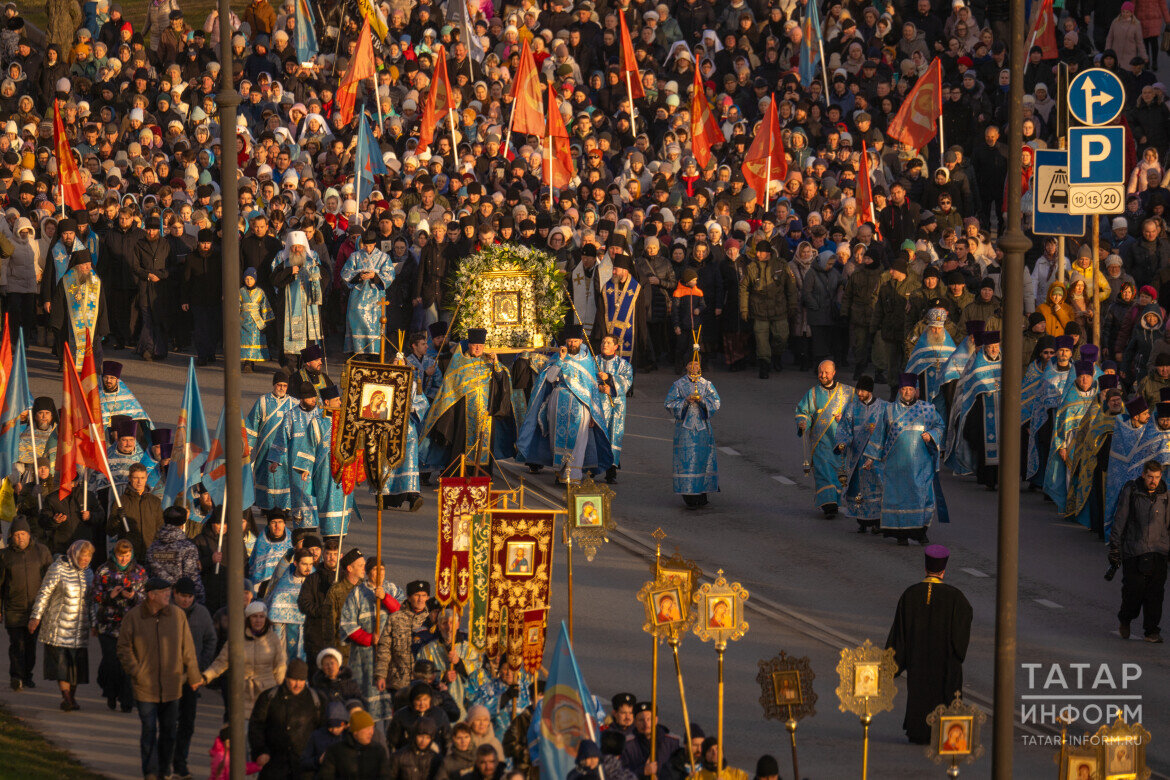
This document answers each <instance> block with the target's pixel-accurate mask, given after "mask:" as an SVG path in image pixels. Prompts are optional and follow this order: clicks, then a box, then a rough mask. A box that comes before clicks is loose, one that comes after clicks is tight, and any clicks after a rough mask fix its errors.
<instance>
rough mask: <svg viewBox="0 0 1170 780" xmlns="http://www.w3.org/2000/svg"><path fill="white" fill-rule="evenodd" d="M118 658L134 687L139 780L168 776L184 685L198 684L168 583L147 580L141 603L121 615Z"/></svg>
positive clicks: (190, 642) (183, 621)
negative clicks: (139, 725)
mask: <svg viewBox="0 0 1170 780" xmlns="http://www.w3.org/2000/svg"><path fill="white" fill-rule="evenodd" d="M118 660H119V661H120V662H121V664H122V668H123V669H125V670H126V674H127V675H129V676H130V679H131V681H132V682H133V685H134V700H135V701H136V702H137V703H138V719H139V720H140V721H142V735H141V737H140V740H139V750H140V754H141V759H142V774H143V776H144V777H149V776H156V777H169V776H170V773H171V763H172V761H173V758H174V752H175V742H176V737H177V731H178V721H179V700H180V699H181V698H182V696H183V691H184V685H186V686H189V687H190V689H191V690H192V691H195V690H198V689H199V686H201V685H203V677H202V675H200V673H199V657H198V655H197V654H196V650H195V641H194V639H192V637H191V629H190V628H189V627H188V625H187V616H186V615H185V614H184V613H183V610H181V609H179V608H178V607H176V606H174V605H172V604H171V583H169V582H167V581H166V580H162V579H159V578H158V577H151V578H150V579H149V580H147V582H146V600H145V601H143V602H142V603H141V604H139V605H138V606H136V607H134V608H133V609H131V610H130V611H129V612H127V613H126V617H124V618H122V626H121V628H120V630H119V632H118Z"/></svg>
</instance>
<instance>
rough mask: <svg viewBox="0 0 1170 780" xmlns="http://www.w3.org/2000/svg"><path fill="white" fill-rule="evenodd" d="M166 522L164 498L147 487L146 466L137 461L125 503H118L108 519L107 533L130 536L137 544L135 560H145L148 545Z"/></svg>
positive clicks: (122, 536)
mask: <svg viewBox="0 0 1170 780" xmlns="http://www.w3.org/2000/svg"><path fill="white" fill-rule="evenodd" d="M162 525H163V511H162V501H161V500H159V497H158V496H156V495H155V494H153V493H150V492H147V490H146V467H145V466H143V465H142V464H141V463H135V464H134V465H133V466H131V467H130V472H129V474H128V475H127V484H126V489H125V490H124V491H123V492H122V506H121V507H120V508H119V507H115V508H114V511H112V512H111V513H110V519H109V520H108V521H107V522H106V533H107V534H109V535H111V536H116V537H117V538H119V539H129V540H130V543H131V544H133V545H134V558H135V560H139V561H145V560H146V548H147V547H149V546H150V543H151V542H153V541H154V537H155V535H156V534H157V533H158V530H159V529H160V528H162Z"/></svg>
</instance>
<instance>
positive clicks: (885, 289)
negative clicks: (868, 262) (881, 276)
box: [869, 256, 919, 382]
mask: <svg viewBox="0 0 1170 780" xmlns="http://www.w3.org/2000/svg"><path fill="white" fill-rule="evenodd" d="M908 268H909V264H908V263H907V261H906V258H905V256H902V257H899V258H897V259H896V260H894V262H893V263H891V264H890V277H889V279H887V280H886V281H885V282H883V283H882V286H881V287H880V288H879V289H878V298H877V306H876V307H875V308H874V316H873V322H872V324H871V325H870V328H869V329H870V332H872V333H873V334H875V335H878V334H880V335H881V339H882V347H883V348H884V350H885V355H886V371H887V372H888V374H887V376H889V377H890V379H891V380H892V381H894V382H897V380H898V377H900V376H901V375H902V366H903V364H904V362H905V360H906V355H905V354H904V350H903V348H902V340H903V339H904V338H905V336H906V330H907V328H908V327H912V326H913V324H914V323H912V322H911V323H908V322H907V321H906V306H907V302H908V301H909V299H910V293H911V292H913V291H914V290H916V289H917V288H918V287H919V281H918V279H916V278H915V277H912V276H910V275H909V271H908ZM876 379H877V381H879V382H885V381H886V378H885V377H884V376H882V375H881V374H879V375H878V376H877V377H876Z"/></svg>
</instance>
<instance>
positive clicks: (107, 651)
mask: <svg viewBox="0 0 1170 780" xmlns="http://www.w3.org/2000/svg"><path fill="white" fill-rule="evenodd" d="M145 586H146V569H144V568H143V567H142V565H141V564H139V563H137V562H136V561H135V560H134V545H132V544H130V542H129V540H127V539H121V540H119V541H118V543H117V544H115V545H114V554H113V555H112V556H110V560H108V561H106V562H105V563H103V564H102V565H101V566H100V567H99V568H98V570H97V573H96V574H95V575H94V578H93V604H94V611H93V622H94V625H93V627H94V630H95V631H97V636H98V644H100V645H101V648H102V660H101V663H100V664H99V665H98V685H100V686H101V689H102V695H103V696H105V697H106V706H107V707H109V708H110V709H111V710H112V709H114V708H115V707H117V706H118V704H121V705H122V712H129V711H130V709H131V708H132V707H133V706H134V687H133V685H131V680H130V677H129V675H127V674H126V672H125V670H123V669H122V664H121V662H120V661H118V632H119V630H120V629H121V627H122V618H124V617H126V613H127V612H129V611H130V609H131V608H132V607H133V606H134V605H136V604H138V603H139V602H140V601H142V598H143V594H144V590H143V588H144V587H145Z"/></svg>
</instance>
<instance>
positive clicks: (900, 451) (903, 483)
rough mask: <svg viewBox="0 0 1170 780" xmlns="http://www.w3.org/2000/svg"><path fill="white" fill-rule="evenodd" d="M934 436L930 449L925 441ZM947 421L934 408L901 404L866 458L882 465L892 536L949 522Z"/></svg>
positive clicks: (890, 408) (891, 408) (879, 429)
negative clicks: (943, 466)
mask: <svg viewBox="0 0 1170 780" xmlns="http://www.w3.org/2000/svg"><path fill="white" fill-rule="evenodd" d="M924 433H929V434H930V438H931V439H932V441H931V443H930V444H927V443H926V442H925V441H923V440H922V434H924ZM942 437H943V420H942V417H940V416H939V413H938V410H937V409H935V408H934V404H932V403H928V402H926V401H915V402H914V403H913V404H911V405H910V406H907V405H906V404H904V403H902V401H901V400H897V401H894V402H892V403H890V404H888V405H887V406H886V408H885V413H884V414H883V415H882V418H881V419H880V420H879V421H878V423H877V426H876V427H875V428H874V432H873V436H871V437H870V440H869V444H868V445H866V448H865V457H867V458H871V459H873V460H874V461H875V463H876V462H877V461H879V460H880V461H881V462H882V477H883V480H884V486H883V490H882V514H881V527H882V528H883V529H888V530H913V529H919V528H926V527H928V526H929V525H930V523H931V521H932V520H933V519H934V518H935V517H936V516H938V517H939V519H940V520H943V521H945V520H946V514H945V513H946V503H945V501H944V500H943V497H942V491H941V487H940V485H939V482H938V479H937V476H938V465H939V442H940V441H942Z"/></svg>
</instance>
